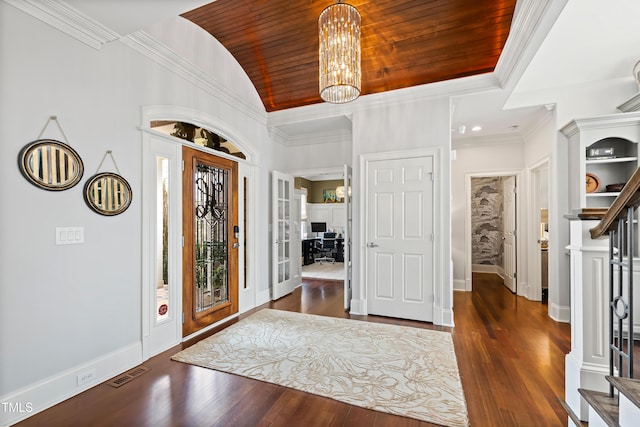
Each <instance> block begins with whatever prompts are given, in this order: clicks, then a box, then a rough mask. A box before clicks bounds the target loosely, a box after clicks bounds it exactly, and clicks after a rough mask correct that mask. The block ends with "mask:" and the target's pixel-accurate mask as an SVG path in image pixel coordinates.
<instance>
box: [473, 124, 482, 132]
mask: <svg viewBox="0 0 640 427" xmlns="http://www.w3.org/2000/svg"><path fill="white" fill-rule="evenodd" d="M481 130H482V126H478V125H476V126H474V127H472V128H471V132H480V131H481Z"/></svg>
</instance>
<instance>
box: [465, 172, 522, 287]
mask: <svg viewBox="0 0 640 427" xmlns="http://www.w3.org/2000/svg"><path fill="white" fill-rule="evenodd" d="M519 176H520V173H519V172H515V171H514V172H511V171H507V172H498V173H484V174H468V175H467V182H466V187H467V195H466V199H467V203H466V205H467V209H466V210H467V212H466V217H467V218H466V223H467V233H466V236H465V252H466V256H465V259H466V269H465V270H466V273H465V280H466V290H467V291H472V290H473V284H472V273H476V272H477V273H493V274H497V275H498V276H500V277H501V278H502V279H503V281H504V284H505V286H506V287H507V288H508V289H509V290H510V291H511V292H513V293H514V294H517V295H521V294H523V292H524V289H522V287H519V286H518V283H519V282H520V280H519V277H518V271H521V270H522V269H521V266H522V260H521V257H519V256H518V254H519V253H520V254H521V253H523V252H522V251H521V250H520V248H521V247H522V242H521V241H520V240H521V239H518V229H521V228H522V227H521V218H520V217H521V216H522V215H520V212H522V211H521V208H520V206H519V205H520V198H519V195H518V190H517V188H518V183H519V182H520V178H519Z"/></svg>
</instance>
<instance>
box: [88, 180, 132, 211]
mask: <svg viewBox="0 0 640 427" xmlns="http://www.w3.org/2000/svg"><path fill="white" fill-rule="evenodd" d="M132 196H133V193H132V191H131V186H130V185H129V183H128V182H127V180H126V179H124V178H123V177H121V176H120V175H117V174H115V173H111V172H103V173H99V174H96V175H94V176H92V177H91V178H89V180H88V181H87V183H86V184H85V186H84V200H85V201H86V202H87V205H89V207H90V208H91V209H93V210H94V211H95V212H97V213H99V214H100V215H107V216H113V215H118V214H121V213H122V212H124V211H126V210H127V208H128V207H129V205H130V204H131V198H132Z"/></svg>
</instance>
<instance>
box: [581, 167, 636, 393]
mask: <svg viewBox="0 0 640 427" xmlns="http://www.w3.org/2000/svg"><path fill="white" fill-rule="evenodd" d="M639 189H640V168H638V169H636V171H635V172H634V173H633V175H632V176H631V178H629V180H628V181H627V183H626V185H625V186H624V188H623V189H622V191H621V192H620V194H619V195H618V197H616V199H615V200H614V202H613V203H612V204H611V207H610V208H609V209H608V210H607V212H606V213H605V215H604V217H603V218H602V219H601V220H600V222H599V223H598V225H596V226H595V227H594V228H592V229H590V230H589V232H590V234H591V238H592V239H597V238H598V237H601V236H604V235H605V233H608V234H609V266H610V268H609V375H610V376H618V377H626V378H633V347H634V332H633V257H634V244H635V233H634V220H635V218H636V211H637V210H638V206H640V193H639V192H638V190H639ZM625 331H626V339H625V333H624V332H625ZM609 394H610V396H611V397H613V394H614V388H613V386H612V385H611V386H610V388H609Z"/></svg>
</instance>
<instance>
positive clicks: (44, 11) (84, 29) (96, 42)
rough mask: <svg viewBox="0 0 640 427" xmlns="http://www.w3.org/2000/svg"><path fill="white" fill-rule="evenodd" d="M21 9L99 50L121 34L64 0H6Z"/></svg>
mask: <svg viewBox="0 0 640 427" xmlns="http://www.w3.org/2000/svg"><path fill="white" fill-rule="evenodd" d="M5 2H7V3H9V4H10V5H12V6H14V7H16V8H17V9H20V10H21V11H23V12H25V13H27V14H29V15H31V16H33V17H34V18H37V19H39V20H41V21H42V22H44V23H46V24H49V25H51V26H52V27H53V28H56V29H58V30H60V31H62V32H63V33H65V34H67V35H69V36H71V37H73V38H75V39H76V40H79V41H81V42H82V43H84V44H86V45H87V46H90V47H92V48H94V49H96V50H99V49H100V48H101V47H102V46H103V45H104V44H105V43H108V42H112V41H114V40H118V39H119V38H120V34H118V33H116V32H115V31H113V30H111V29H109V28H107V27H105V26H104V25H102V24H101V23H99V22H98V21H96V20H94V19H93V18H90V17H89V16H87V15H85V14H84V13H82V12H80V11H79V10H78V9H76V8H74V7H72V6H71V5H69V4H68V3H66V2H65V1H63V0H5Z"/></svg>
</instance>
